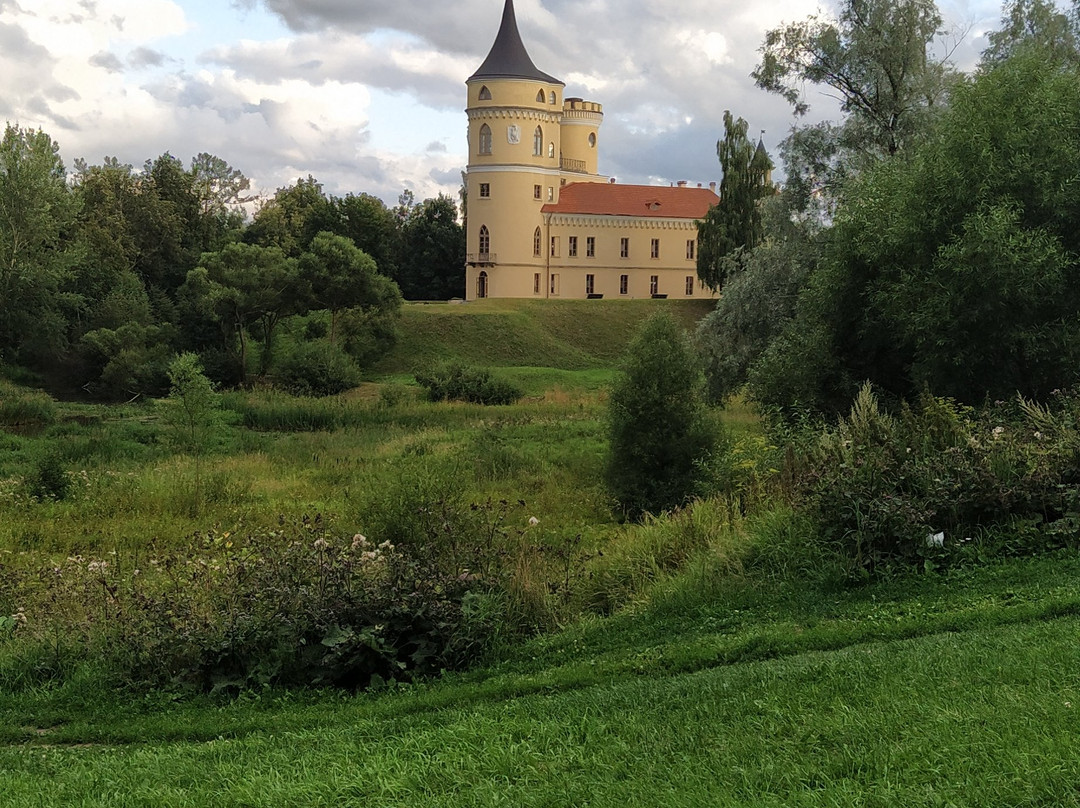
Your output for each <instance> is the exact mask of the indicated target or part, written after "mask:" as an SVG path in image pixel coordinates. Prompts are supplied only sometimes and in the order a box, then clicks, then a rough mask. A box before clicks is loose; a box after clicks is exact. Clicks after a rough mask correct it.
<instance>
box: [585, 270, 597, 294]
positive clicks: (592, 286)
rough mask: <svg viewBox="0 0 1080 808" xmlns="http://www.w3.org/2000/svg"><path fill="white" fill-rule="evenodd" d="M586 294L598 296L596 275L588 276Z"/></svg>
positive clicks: (586, 278) (586, 277)
mask: <svg viewBox="0 0 1080 808" xmlns="http://www.w3.org/2000/svg"><path fill="white" fill-rule="evenodd" d="M585 294H587V295H594V294H596V276H595V275H586V276H585Z"/></svg>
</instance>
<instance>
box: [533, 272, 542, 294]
mask: <svg viewBox="0 0 1080 808" xmlns="http://www.w3.org/2000/svg"><path fill="white" fill-rule="evenodd" d="M533 294H534V295H538V294H540V273H539V272H537V273H535V274H534V275H533Z"/></svg>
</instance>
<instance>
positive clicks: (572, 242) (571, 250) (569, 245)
mask: <svg viewBox="0 0 1080 808" xmlns="http://www.w3.org/2000/svg"><path fill="white" fill-rule="evenodd" d="M566 254H567V255H569V256H570V257H571V258H577V236H570V238H569V239H567V242H566Z"/></svg>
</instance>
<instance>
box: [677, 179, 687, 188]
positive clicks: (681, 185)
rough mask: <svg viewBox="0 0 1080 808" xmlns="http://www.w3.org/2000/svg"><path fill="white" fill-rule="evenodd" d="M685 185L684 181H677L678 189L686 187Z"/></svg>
mask: <svg viewBox="0 0 1080 808" xmlns="http://www.w3.org/2000/svg"><path fill="white" fill-rule="evenodd" d="M687 184H688V183H687V182H686V180H679V187H680V188H685V187H686V186H687Z"/></svg>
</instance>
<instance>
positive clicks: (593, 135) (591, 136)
mask: <svg viewBox="0 0 1080 808" xmlns="http://www.w3.org/2000/svg"><path fill="white" fill-rule="evenodd" d="M589 146H591V147H592V148H594V149H595V148H596V132H590V133H589Z"/></svg>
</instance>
